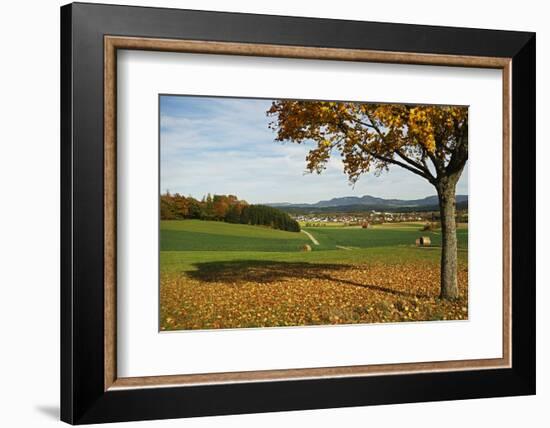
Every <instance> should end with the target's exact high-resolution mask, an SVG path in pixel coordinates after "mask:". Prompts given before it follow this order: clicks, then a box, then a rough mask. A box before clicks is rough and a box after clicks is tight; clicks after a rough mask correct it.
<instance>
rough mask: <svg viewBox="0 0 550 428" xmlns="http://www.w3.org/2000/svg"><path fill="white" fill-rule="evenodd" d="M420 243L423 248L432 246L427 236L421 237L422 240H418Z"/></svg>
mask: <svg viewBox="0 0 550 428" xmlns="http://www.w3.org/2000/svg"><path fill="white" fill-rule="evenodd" d="M420 243H421V244H422V246H423V247H428V246H430V245H431V244H432V241H431V239H430V237H429V236H423V237H422V238H420Z"/></svg>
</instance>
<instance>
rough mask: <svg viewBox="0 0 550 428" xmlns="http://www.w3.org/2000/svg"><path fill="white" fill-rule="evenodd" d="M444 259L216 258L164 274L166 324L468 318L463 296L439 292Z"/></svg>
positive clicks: (462, 284) (463, 279)
mask: <svg viewBox="0 0 550 428" xmlns="http://www.w3.org/2000/svg"><path fill="white" fill-rule="evenodd" d="M439 275H440V271H439V265H438V264H434V263H425V264H419V263H414V264H413V263H409V264H400V265H386V264H381V263H378V264H372V265H356V266H350V265H337V264H336V265H322V264H308V263H258V264H251V263H236V264H223V263H222V264H221V265H220V264H213V265H212V266H206V267H204V268H203V269H200V268H199V269H198V270H197V271H190V272H182V273H163V274H162V275H161V290H160V291H161V292H160V296H161V330H188V329H215V328H240V327H281V326H304V325H326V324H357V323H380V322H402V321H434V320H463V319H467V318H468V295H467V293H468V271H467V267H466V266H459V272H458V282H459V290H460V296H459V298H458V299H456V300H453V301H448V300H442V299H439V297H438V296H439V284H440V283H439Z"/></svg>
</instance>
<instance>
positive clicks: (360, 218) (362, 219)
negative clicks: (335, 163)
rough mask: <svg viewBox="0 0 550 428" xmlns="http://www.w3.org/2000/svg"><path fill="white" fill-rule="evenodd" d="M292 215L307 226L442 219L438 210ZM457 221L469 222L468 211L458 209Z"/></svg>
mask: <svg viewBox="0 0 550 428" xmlns="http://www.w3.org/2000/svg"><path fill="white" fill-rule="evenodd" d="M291 217H292V218H293V219H294V220H296V221H298V222H300V223H301V224H304V225H305V226H306V227H307V226H316V225H328V224H331V223H338V224H343V225H345V226H363V227H369V226H370V225H374V224H382V223H401V222H437V221H439V220H440V214H439V212H437V211H420V212H405V213H399V212H381V211H374V210H372V211H367V212H362V213H330V214H321V213H312V214H299V215H292V214H291ZM457 221H458V222H460V223H467V222H468V211H467V210H461V211H457Z"/></svg>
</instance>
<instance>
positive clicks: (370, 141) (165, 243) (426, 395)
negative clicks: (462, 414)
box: [61, 3, 535, 424]
mask: <svg viewBox="0 0 550 428" xmlns="http://www.w3.org/2000/svg"><path fill="white" fill-rule="evenodd" d="M61 54H62V58H61V61H62V62H61V73H62V75H61V83H62V85H61V88H62V90H61V101H62V103H61V104H62V111H61V128H62V140H61V147H62V148H61V155H62V162H61V163H62V171H61V187H62V188H61V190H62V207H61V212H62V235H61V242H62V265H61V269H62V283H61V338H62V343H61V356H62V361H61V367H62V371H61V373H62V376H61V389H62V396H61V403H62V405H61V410H62V414H61V418H62V420H64V421H66V422H69V423H72V424H85V423H98V422H115V421H129V420H144V419H161V418H177V417H189V416H201V415H222V414H231V413H250V412H268V411H280V410H296V409H314V408H326V407H343V406H361V405H372V404H388V403H405V402H416V401H435V400H452V399H465V398H477V397H496V396H510V395H527V394H534V393H535V279H534V276H535V261H534V252H535V222H534V220H535V211H534V207H535V196H534V188H535V186H534V183H535V171H534V158H535V133H534V132H535V126H534V125H535V35H534V34H533V33H525V32H509V31H494V30H479V29H464V28H446V27H427V26H417V25H406V24H390V23H371V22H357V21H339V20H326V19H312V18H295V17H281V16H266V15H248V14H233V13H219V12H204V11H190V10H176V9H157V8H141V7H128V6H108V5H92V4H79V3H75V4H70V5H67V6H64V7H62V8H61Z"/></svg>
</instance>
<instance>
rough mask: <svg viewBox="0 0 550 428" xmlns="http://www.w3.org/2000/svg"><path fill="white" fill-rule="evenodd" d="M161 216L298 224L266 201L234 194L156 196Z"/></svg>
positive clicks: (284, 227) (283, 226)
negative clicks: (252, 202)
mask: <svg viewBox="0 0 550 428" xmlns="http://www.w3.org/2000/svg"><path fill="white" fill-rule="evenodd" d="M160 218H161V220H182V219H199V220H216V221H225V222H227V223H240V224H251V225H260V226H269V227H272V228H274V229H280V230H287V231H290V232H299V231H300V225H299V224H298V222H297V221H296V220H294V219H293V218H292V217H290V216H289V215H288V214H287V213H285V212H283V211H281V210H279V209H277V208H273V207H268V206H266V205H250V204H248V203H247V202H246V201H242V200H239V199H238V198H237V197H236V196H234V195H210V194H208V195H207V196H205V197H203V198H202V199H201V200H198V199H195V198H193V197H191V196H182V195H180V194H178V193H175V194H171V193H169V192H166V193H165V194H163V195H161V196H160Z"/></svg>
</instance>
